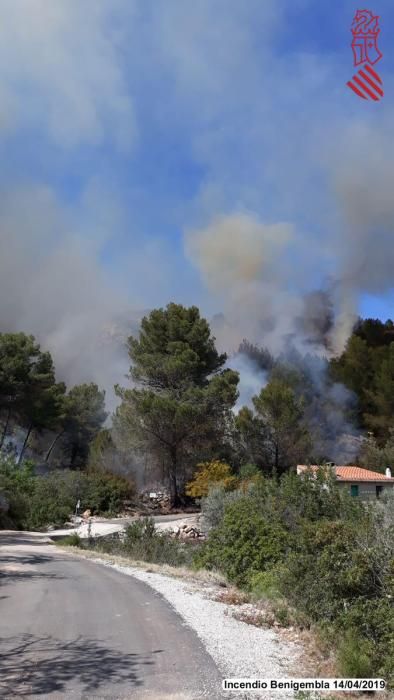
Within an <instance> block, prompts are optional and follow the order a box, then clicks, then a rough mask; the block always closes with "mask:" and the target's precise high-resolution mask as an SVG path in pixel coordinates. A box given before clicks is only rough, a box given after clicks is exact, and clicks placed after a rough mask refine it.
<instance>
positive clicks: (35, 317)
mask: <svg viewBox="0 0 394 700" xmlns="http://www.w3.org/2000/svg"><path fill="white" fill-rule="evenodd" d="M0 209H1V218H0V247H1V251H2V254H1V258H0V332H18V331H23V332H25V333H31V334H32V335H34V336H35V337H36V338H37V340H38V341H39V342H40V343H41V345H42V347H43V349H45V350H49V351H50V352H51V353H52V354H53V358H54V361H55V366H56V371H57V378H58V379H59V380H64V381H65V382H66V383H67V385H68V386H69V387H70V386H72V385H73V384H76V383H79V382H89V381H94V382H96V383H97V384H98V385H99V387H100V388H104V389H105V390H106V398H107V405H108V407H109V408H112V407H113V404H114V394H113V386H114V384H115V383H116V382H120V381H122V378H123V376H124V375H125V374H126V372H127V369H128V360H127V354H126V350H125V342H124V341H125V337H126V335H127V334H128V333H130V332H131V329H130V315H131V314H130V313H128V312H129V311H130V310H129V309H127V308H126V301H125V299H121V298H120V297H119V296H117V295H116V294H115V293H114V292H113V290H112V289H111V288H110V287H109V285H108V283H107V280H106V279H105V275H104V274H103V270H102V268H101V266H100V264H99V261H98V252H99V251H98V250H97V249H95V247H94V246H93V245H92V244H89V243H88V242H87V241H85V243H84V242H83V240H82V239H81V238H80V237H77V236H76V235H74V234H73V221H72V219H71V217H70V216H69V215H68V213H67V211H65V210H64V208H62V207H61V206H60V205H59V203H58V201H57V200H56V199H55V197H54V196H53V194H52V193H51V191H50V190H48V189H46V188H38V187H35V188H33V189H32V190H21V189H18V190H15V191H13V192H7V193H4V192H3V194H2V196H1V199H0ZM126 319H127V323H126ZM123 328H125V329H126V330H125V332H124V333H123V330H122V329H123Z"/></svg>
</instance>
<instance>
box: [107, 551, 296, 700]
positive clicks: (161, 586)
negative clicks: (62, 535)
mask: <svg viewBox="0 0 394 700" xmlns="http://www.w3.org/2000/svg"><path fill="white" fill-rule="evenodd" d="M97 561H98V562H100V563H102V564H105V565H107V566H111V567H112V568H114V569H116V570H117V571H120V572H122V573H124V574H127V575H129V576H135V578H137V579H139V580H140V581H144V582H145V583H147V584H148V585H149V586H151V587H152V588H154V589H155V590H156V591H158V592H159V593H161V595H163V596H164V597H165V598H166V599H167V600H168V601H169V603H170V604H171V605H172V606H173V607H174V608H175V610H176V611H177V612H178V613H179V615H181V617H183V619H184V620H185V622H186V623H187V624H188V625H189V626H190V627H191V628H192V629H193V630H194V631H195V632H196V633H197V635H198V636H199V637H200V639H201V640H202V641H203V643H204V645H205V648H206V649H207V651H208V653H209V654H210V655H211V656H212V658H213V659H214V661H215V663H216V665H217V666H218V668H219V669H220V670H221V671H222V673H223V678H224V677H227V678H236V677H238V678H260V679H263V678H288V677H295V676H297V675H298V677H299V675H300V674H299V673H298V674H297V673H295V671H294V669H295V667H296V663H297V660H298V659H300V658H301V655H302V651H303V650H302V647H301V646H300V645H299V644H296V643H294V642H290V641H284V640H283V639H281V638H280V637H279V634H278V633H277V632H275V631H274V630H271V629H265V628H259V627H254V626H252V625H248V624H246V623H244V622H240V621H239V620H235V619H234V618H233V617H232V616H231V613H230V612H229V611H228V607H229V606H227V605H226V604H223V603H220V602H216V601H214V600H210V599H209V598H207V597H206V595H204V588H202V587H201V588H200V589H198V588H197V584H196V583H191V582H190V581H183V580H179V579H175V578H172V577H170V576H165V575H163V574H158V573H150V572H147V571H143V570H141V569H137V568H135V567H132V566H122V565H119V564H114V563H110V562H105V561H103V560H100V559H98V560H97ZM205 592H207V591H206V589H205ZM226 611H227V612H228V614H226ZM301 675H302V674H301ZM249 693H251V691H248V695H246V694H245V691H240V692H239V697H240V698H241V697H242V698H246V697H260V698H267V699H268V698H269V700H272V698H275V699H277V700H279V699H282V698H293V697H294V693H293V691H289V690H282V691H272V690H271V691H266V692H265V693H264V691H260V692H257V691H253V695H252V694H250V695H249ZM223 697H226V695H225V693H224V691H223Z"/></svg>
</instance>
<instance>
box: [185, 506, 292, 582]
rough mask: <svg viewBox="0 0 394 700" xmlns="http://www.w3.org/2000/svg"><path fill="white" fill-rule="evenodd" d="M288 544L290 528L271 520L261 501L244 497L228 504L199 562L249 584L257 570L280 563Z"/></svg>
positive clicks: (237, 580)
mask: <svg viewBox="0 0 394 700" xmlns="http://www.w3.org/2000/svg"><path fill="white" fill-rule="evenodd" d="M287 545H288V536H287V533H286V531H285V530H284V529H283V528H281V527H280V525H279V524H277V523H275V522H269V521H267V520H266V518H265V517H264V514H263V513H261V511H260V509H259V507H258V505H257V503H255V502H253V501H252V500H251V499H249V498H248V497H243V498H240V499H238V500H237V501H235V502H234V503H230V504H229V505H228V506H227V507H226V509H225V513H224V517H223V520H222V522H221V523H220V525H218V527H216V528H215V529H214V530H213V531H212V533H211V536H210V537H209V539H208V542H207V543H206V545H205V546H204V548H203V551H202V552H201V553H200V555H199V557H198V559H197V560H196V563H197V565H202V566H206V567H207V568H215V569H219V570H220V571H222V572H223V573H224V574H225V575H226V576H227V577H228V579H229V580H230V581H233V582H234V583H236V584H238V585H241V586H246V585H248V584H249V582H250V579H251V577H252V576H253V575H254V574H255V573H257V572H259V571H265V570H266V569H267V568H268V567H270V566H272V565H273V564H274V563H275V562H277V561H278V560H279V559H280V558H281V557H282V556H283V554H284V552H285V551H286V547H287Z"/></svg>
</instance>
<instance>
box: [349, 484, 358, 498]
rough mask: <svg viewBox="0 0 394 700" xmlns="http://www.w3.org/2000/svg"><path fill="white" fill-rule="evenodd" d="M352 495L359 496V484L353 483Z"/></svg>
mask: <svg viewBox="0 0 394 700" xmlns="http://www.w3.org/2000/svg"><path fill="white" fill-rule="evenodd" d="M350 495H351V496H358V484H352V485H351V487H350Z"/></svg>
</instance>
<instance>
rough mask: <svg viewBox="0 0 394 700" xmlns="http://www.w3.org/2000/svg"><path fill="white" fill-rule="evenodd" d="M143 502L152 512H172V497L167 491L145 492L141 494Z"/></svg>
mask: <svg viewBox="0 0 394 700" xmlns="http://www.w3.org/2000/svg"><path fill="white" fill-rule="evenodd" d="M141 501H142V503H143V505H145V506H147V507H148V508H149V509H150V510H161V511H169V510H170V505H171V501H170V495H169V493H166V492H165V491H145V492H144V493H142V494H141Z"/></svg>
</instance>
